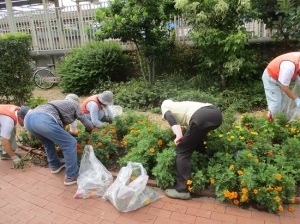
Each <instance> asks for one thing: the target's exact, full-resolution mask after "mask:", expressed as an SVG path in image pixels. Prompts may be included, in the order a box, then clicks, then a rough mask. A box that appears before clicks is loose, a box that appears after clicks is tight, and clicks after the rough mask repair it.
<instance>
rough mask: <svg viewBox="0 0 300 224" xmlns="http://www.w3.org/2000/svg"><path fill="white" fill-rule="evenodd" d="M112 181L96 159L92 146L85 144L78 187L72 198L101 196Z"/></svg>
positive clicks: (111, 177) (110, 176)
mask: <svg viewBox="0 0 300 224" xmlns="http://www.w3.org/2000/svg"><path fill="white" fill-rule="evenodd" d="M112 183H113V176H112V174H111V173H110V172H109V171H108V170H107V169H106V168H105V166H104V165H103V164H102V163H101V162H100V161H99V160H98V159H97V157H96V156H95V153H94V150H93V147H92V146H91V145H86V146H85V148H84V153H83V156H82V159H81V163H80V168H79V176H78V179H77V185H78V188H77V191H76V193H75V195H74V198H91V197H101V196H102V195H103V194H104V192H105V191H106V189H107V188H108V187H109V186H110V185H111V184H112Z"/></svg>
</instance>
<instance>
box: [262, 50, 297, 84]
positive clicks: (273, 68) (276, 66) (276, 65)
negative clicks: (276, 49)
mask: <svg viewBox="0 0 300 224" xmlns="http://www.w3.org/2000/svg"><path fill="white" fill-rule="evenodd" d="M283 61H291V62H293V63H294V64H295V71H294V74H293V77H292V80H295V79H296V77H297V76H298V75H299V61H300V52H292V53H287V54H283V55H280V56H278V57H276V58H275V59H273V60H272V61H271V62H270V63H269V64H268V66H267V71H268V73H269V75H270V76H271V77H272V78H273V79H275V80H278V76H279V71H280V64H281V62H283Z"/></svg>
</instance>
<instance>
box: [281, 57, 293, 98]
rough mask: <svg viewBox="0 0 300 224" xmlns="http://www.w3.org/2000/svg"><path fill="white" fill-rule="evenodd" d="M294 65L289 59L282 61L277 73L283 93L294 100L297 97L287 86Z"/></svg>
mask: <svg viewBox="0 0 300 224" xmlns="http://www.w3.org/2000/svg"><path fill="white" fill-rule="evenodd" d="M295 69H296V66H295V64H294V63H293V62H291V61H283V62H282V63H281V64H280V71H279V74H278V81H279V82H280V87H281V90H282V91H283V92H285V94H286V95H287V96H288V97H289V98H291V99H293V100H295V99H297V95H296V94H295V93H293V91H292V90H291V89H290V88H289V86H290V83H291V80H292V77H293V75H294V73H295Z"/></svg>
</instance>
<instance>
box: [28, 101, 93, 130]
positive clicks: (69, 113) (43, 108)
mask: <svg viewBox="0 0 300 224" xmlns="http://www.w3.org/2000/svg"><path fill="white" fill-rule="evenodd" d="M50 103H51V104H54V105H55V106H56V107H57V108H58V110H59V112H60V114H61V116H62V120H63V121H64V123H63V122H62V120H61V119H60V117H59V114H58V111H57V110H56V108H55V107H53V106H52V105H51V104H47V103H46V104H43V105H40V106H38V107H36V108H35V109H33V110H31V111H29V112H28V114H36V113H45V114H48V115H50V116H51V117H53V118H54V119H55V121H56V122H57V123H59V124H60V125H62V126H64V125H68V124H71V123H73V122H74V121H75V120H76V119H78V120H80V121H81V122H82V124H83V125H84V126H85V128H86V129H87V131H91V130H93V128H94V126H93V123H92V122H91V121H90V120H89V119H87V118H86V117H85V115H84V114H83V113H82V111H81V108H80V105H78V104H76V103H74V102H73V101H70V100H54V101H51V102H50Z"/></svg>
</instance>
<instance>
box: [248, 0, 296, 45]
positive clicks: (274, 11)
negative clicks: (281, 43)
mask: <svg viewBox="0 0 300 224" xmlns="http://www.w3.org/2000/svg"><path fill="white" fill-rule="evenodd" d="M251 4H252V8H253V10H254V11H256V18H259V19H261V20H263V22H264V23H265V24H266V27H267V28H270V29H275V30H277V32H276V34H275V35H274V38H276V40H285V41H287V42H288V41H299V40H300V0H251Z"/></svg>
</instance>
